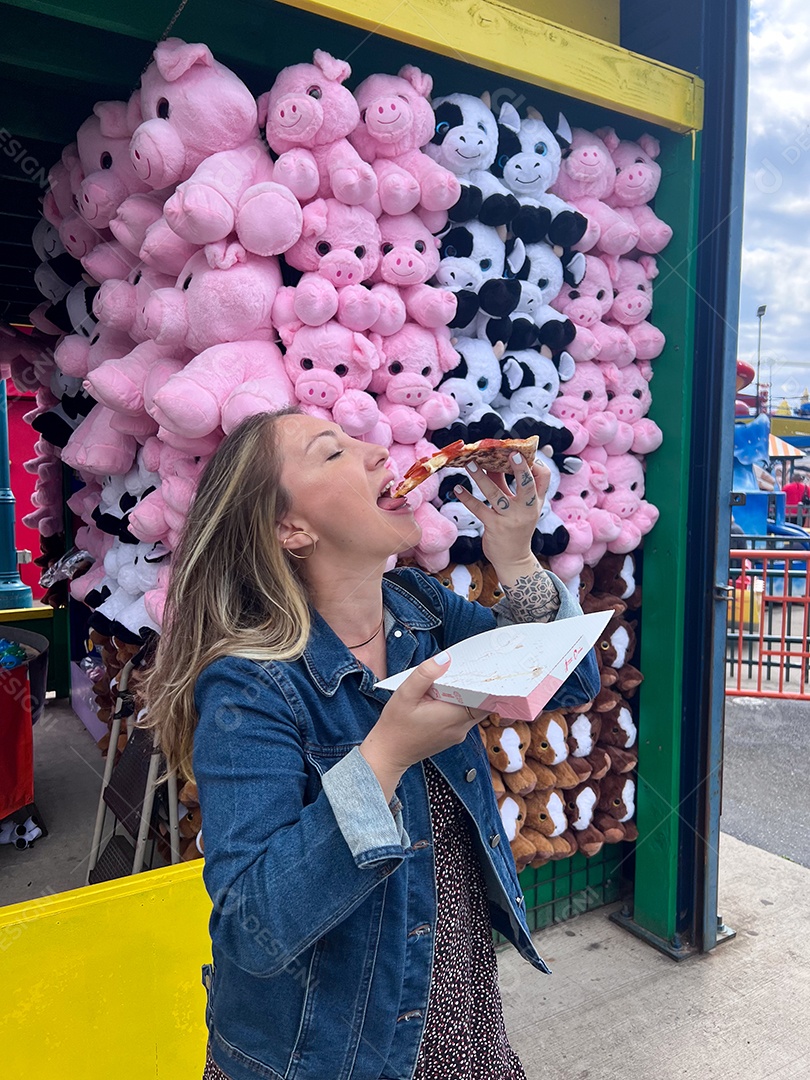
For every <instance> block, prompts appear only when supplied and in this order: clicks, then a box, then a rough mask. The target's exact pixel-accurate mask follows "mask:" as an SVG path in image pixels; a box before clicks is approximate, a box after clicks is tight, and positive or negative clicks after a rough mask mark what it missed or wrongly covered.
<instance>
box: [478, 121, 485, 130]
mask: <svg viewBox="0 0 810 1080" xmlns="http://www.w3.org/2000/svg"><path fill="white" fill-rule="evenodd" d="M476 126H477V128H478V130H479V131H486V130H487V129H486V127H485V126H484V122H483V120H479V121H478V124H477V125H476Z"/></svg>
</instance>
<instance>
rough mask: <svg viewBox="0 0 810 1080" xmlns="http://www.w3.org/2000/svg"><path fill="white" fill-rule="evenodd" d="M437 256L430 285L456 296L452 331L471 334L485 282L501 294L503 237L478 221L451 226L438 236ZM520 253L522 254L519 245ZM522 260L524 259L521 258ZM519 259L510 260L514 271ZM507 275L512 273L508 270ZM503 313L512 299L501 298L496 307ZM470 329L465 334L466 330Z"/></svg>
mask: <svg viewBox="0 0 810 1080" xmlns="http://www.w3.org/2000/svg"><path fill="white" fill-rule="evenodd" d="M439 242H440V243H439V256H440V258H441V262H440V263H439V268H438V270H437V271H436V274H435V275H434V277H433V281H432V284H434V285H437V286H438V287H439V288H441V289H447V290H448V291H449V292H452V293H454V294H455V296H456V300H457V304H458V306H457V309H456V314H455V316H454V318H453V320H452V321H451V322H450V328H451V330H456V331H458V332H460V333H464V332H469V333H472V332H473V329H472V328H473V327H474V323H475V320H476V318H477V316H478V312H479V309H480V301H479V298H478V294H479V291H480V290H481V287H482V286H483V285H484V283H485V282H489V281H492V282H496V283H498V284H497V285H495V286H493V287H494V288H495V290H496V291H497V292H500V293H502V292H503V286H502V284H500V283H502V282H503V280H504V271H505V269H506V249H505V245H504V240H503V237H502V236H501V234H500V232H499V230H498V229H495V228H493V227H492V226H491V225H483V224H481V222H480V221H466V222H464V223H462V224H452V223H451V224H450V225H448V226H447V228H446V229H445V230H444V231H443V232H441V233H439ZM520 254H523V249H522V246H521V249H520ZM523 261H525V256H524V258H523ZM519 262H520V260H519V258H516V259H515V260H513V265H514V266H515V268H517V265H518V264H519ZM509 272H510V273H513V272H514V271H513V270H512V269H511V268H510V271H509ZM493 304H494V306H496V307H497V310H498V311H499V312H501V313H502V314H504V313H507V312H509V311H511V310H512V308H513V307H514V302H513V300H512V298H511V297H509V296H504V297H503V299H502V302H501V305H500V306H498V305H497V303H496V302H495V299H494V298H493ZM468 327H469V328H471V329H470V330H469V331H467V328H468Z"/></svg>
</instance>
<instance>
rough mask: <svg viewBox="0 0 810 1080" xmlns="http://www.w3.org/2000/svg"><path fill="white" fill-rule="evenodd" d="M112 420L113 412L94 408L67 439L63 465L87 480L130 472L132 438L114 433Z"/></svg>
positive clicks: (134, 448)
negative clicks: (92, 477) (86, 477)
mask: <svg viewBox="0 0 810 1080" xmlns="http://www.w3.org/2000/svg"><path fill="white" fill-rule="evenodd" d="M114 417H115V413H114V412H112V410H110V409H107V408H105V407H104V406H103V405H95V406H94V407H93V408H92V410H91V411H90V412H89V413H88V415H87V416H86V417H85V418H84V420H82V422H81V424H79V426H78V427H77V428H76V430H75V431H74V432H73V434H72V435H71V436H70V439H69V440H68V442H67V445H66V446H65V447H64V449H63V450H62V461H64V463H65V464H66V465H70V467H71V468H73V469H77V470H78V471H79V473H80V474H82V475H88V476H107V475H109V474H113V473H126V472H129V470H130V469H131V468H132V465H133V462H134V461H135V452H136V450H137V448H138V444H137V442H136V441H135V438H134V436H132V435H125V434H123V433H122V432H120V431H116V430H115V428H114V427H113V426H112V423H111V421H112V420H113V419H114Z"/></svg>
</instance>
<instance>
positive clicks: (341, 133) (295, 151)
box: [259, 49, 377, 206]
mask: <svg viewBox="0 0 810 1080" xmlns="http://www.w3.org/2000/svg"><path fill="white" fill-rule="evenodd" d="M351 73H352V69H351V68H350V67H349V65H348V64H347V63H346V62H345V61H344V60H336V59H335V58H334V57H333V56H330V55H329V53H327V52H323V50H321V49H316V50H315V52H314V54H313V57H312V63H311V64H293V65H292V66H291V67H287V68H284V69H283V70H282V71H280V72H279V74H278V76H277V77H276V81H275V82H274V83H273V86H272V88H271V89H270V90H269V91H268V92H267V93H266V94H262V95H261V97H260V98H259V123H260V124H263V125H265V135H266V138H267V142H268V145H269V146H270V148H271V149H272V150H273V152H274V153H275V154H279V155H281V156H280V157H279V159H278V161H277V162H276V178H277V179H278V180H280V182H281V183H284V184H287V186H288V187H289V188H290V189H291V190H292V191H294V192H295V193H296V194H297V195H299V197H300V198H301V199H302V200H304V199H310V198H313V197H315V196H319V197H320V198H327V197H328V196H330V195H331V196H334V198H336V199H339V200H340V202H342V203H346V204H347V205H348V206H358V205H360V204H361V203H366V202H368V201H369V200H370V199H371V198H372V197H373V196H374V195H375V194H376V191H377V178H376V177H375V175H374V171H373V170H372V168H371V166H370V165H368V164H367V163H366V162H365V161H363V160H362V158H361V157H360V155H359V154H358V153H357V151H356V150H355V149H354V148H353V147H352V146H351V145H350V144H349V142H347V136H348V135H349V134H350V133H351V132H352V131H353V130H354V129H355V127H356V126H357V124H358V122H359V120H360V110H359V108H358V107H357V103H356V101H355V100H354V98H353V97H352V93H351V90H349V89H348V88H347V87H345V86H343V83H344V82H345V81H346V80H347V79H348V78H349V76H350V75H351Z"/></svg>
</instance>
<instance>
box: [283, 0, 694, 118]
mask: <svg viewBox="0 0 810 1080" xmlns="http://www.w3.org/2000/svg"><path fill="white" fill-rule="evenodd" d="M282 3H284V4H287V5H289V6H292V7H294V8H297V9H299V10H301V9H303V10H304V11H310V12H312V13H313V14H315V15H322V16H325V17H326V18H328V19H336V20H337V21H339V22H344V23H348V24H349V25H350V26H357V27H360V28H361V29H363V30H368V31H369V33H370V34H383V35H384V36H386V37H390V38H394V39H395V40H396V41H404V42H406V43H407V44H410V45H416V46H418V47H419V48H422V49H430V50H432V51H433V52H436V53H439V54H440V55H441V56H448V57H451V58H452V59H454V60H460V61H462V62H463V63H467V64H474V65H476V66H477V67H481V68H486V69H487V71H488V72H489V73H490V75H489V79H488V84H487V86H486V89H489V90H495V89H497V83H496V82H493V76H497V75H498V74H500V75H504V76H507V77H508V78H512V79H520V80H521V81H522V82H527V83H531V84H532V85H534V86H541V87H545V88H546V89H548V90H554V91H556V92H558V93H561V94H566V95H568V96H569V97H574V98H579V99H580V100H581V101H589V102H591V103H592V104H594V105H600V106H603V107H605V108H607V109H613V110H615V111H616V112H620V113H626V114H628V115H630V116H636V117H639V118H640V119H641V120H646V121H649V122H651V123H654V124H661V125H662V126H663V127H666V128H670V129H671V130H672V131H677V132H681V133H686V132H690V131H699V130H700V129H701V128H702V126H703V82H702V80H701V79H699V78H698V77H697V76H695V75H691V74H689V73H688V72H685V71H680V70H678V69H677V68H674V67H670V66H669V65H667V64H662V63H660V62H659V61H658V60H651V59H650V58H649V57H646V56H639V55H638V54H637V53H633V52H630V51H629V50H628V49H622V48H621V47H620V46H619V45H615V44H613V43H612V42H606V41H600V40H598V38H596V37H591V36H590V35H589V34H585V33H583V32H582V31H581V30H574V29H570V28H569V27H566V26H560V25H558V24H556V23H553V22H547V21H546V20H545V19H542V18H540V17H539V16H538V15H535V14H530V13H529V12H526V11H520V10H519V9H518V8H516V7H512V6H511V5H510V4H508V3H503V2H499V0H401V2H400V3H395V4H392V3H391V0H282Z"/></svg>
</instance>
